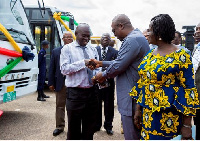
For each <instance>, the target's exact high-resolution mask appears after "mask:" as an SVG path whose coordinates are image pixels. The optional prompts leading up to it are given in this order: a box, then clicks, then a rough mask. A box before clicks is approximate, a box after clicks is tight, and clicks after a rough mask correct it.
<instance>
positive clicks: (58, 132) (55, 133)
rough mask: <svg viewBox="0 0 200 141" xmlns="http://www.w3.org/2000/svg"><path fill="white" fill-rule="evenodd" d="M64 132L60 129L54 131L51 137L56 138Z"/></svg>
mask: <svg viewBox="0 0 200 141" xmlns="http://www.w3.org/2000/svg"><path fill="white" fill-rule="evenodd" d="M63 131H64V130H61V129H55V130H54V131H53V136H57V135H59V134H60V133H62V132H63Z"/></svg>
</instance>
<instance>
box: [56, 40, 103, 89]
mask: <svg viewBox="0 0 200 141" xmlns="http://www.w3.org/2000/svg"><path fill="white" fill-rule="evenodd" d="M85 50H86V52H87V54H88V55H89V58H90V59H97V60H99V56H98V52H97V50H96V48H94V47H92V46H91V45H89V44H87V45H86V49H85ZM84 60H85V58H84V54H83V49H82V48H81V46H80V45H79V44H78V43H77V42H76V41H74V42H72V43H70V44H67V45H65V46H64V47H63V48H62V50H61V55H60V69H61V73H62V74H63V75H66V79H65V85H66V87H79V88H90V87H92V85H90V84H89V80H88V74H87V68H86V66H85V61H84ZM96 71H99V70H96ZM93 72H94V74H96V72H95V70H94V71H93Z"/></svg>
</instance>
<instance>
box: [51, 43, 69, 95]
mask: <svg viewBox="0 0 200 141" xmlns="http://www.w3.org/2000/svg"><path fill="white" fill-rule="evenodd" d="M61 49H62V47H58V48H55V49H53V50H52V55H51V61H50V67H49V78H48V85H49V86H51V85H53V86H54V87H55V91H60V90H61V88H62V86H63V83H64V80H65V78H64V76H63V75H62V74H61V71H60V53H61Z"/></svg>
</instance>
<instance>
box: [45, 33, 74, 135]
mask: <svg viewBox="0 0 200 141" xmlns="http://www.w3.org/2000/svg"><path fill="white" fill-rule="evenodd" d="M62 39H63V42H64V45H66V44H69V43H71V42H73V36H72V34H71V33H70V32H67V33H65V34H64V35H63V38H62ZM61 49H62V46H61V47H58V48H55V49H53V51H52V56H51V62H50V68H49V82H48V85H49V89H50V90H52V91H54V90H55V91H56V129H55V130H54V131H53V136H57V135H59V134H60V133H61V132H63V131H64V127H65V104H66V87H65V84H64V81H65V77H64V75H62V74H61V71H60V53H61Z"/></svg>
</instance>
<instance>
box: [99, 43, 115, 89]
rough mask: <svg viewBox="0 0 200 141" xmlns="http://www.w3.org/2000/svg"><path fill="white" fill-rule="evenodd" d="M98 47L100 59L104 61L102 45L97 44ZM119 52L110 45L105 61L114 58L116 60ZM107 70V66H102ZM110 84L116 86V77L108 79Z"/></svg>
mask: <svg viewBox="0 0 200 141" xmlns="http://www.w3.org/2000/svg"><path fill="white" fill-rule="evenodd" d="M96 49H97V52H98V54H99V60H100V61H102V55H101V47H100V46H97V47H96ZM117 54H118V51H117V50H116V49H114V48H113V47H110V46H109V47H108V51H107V53H106V58H105V60H104V61H112V60H115V59H116V58H117ZM104 70H106V68H102V71H104ZM108 81H109V83H110V85H111V86H112V87H114V79H109V80H108Z"/></svg>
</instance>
